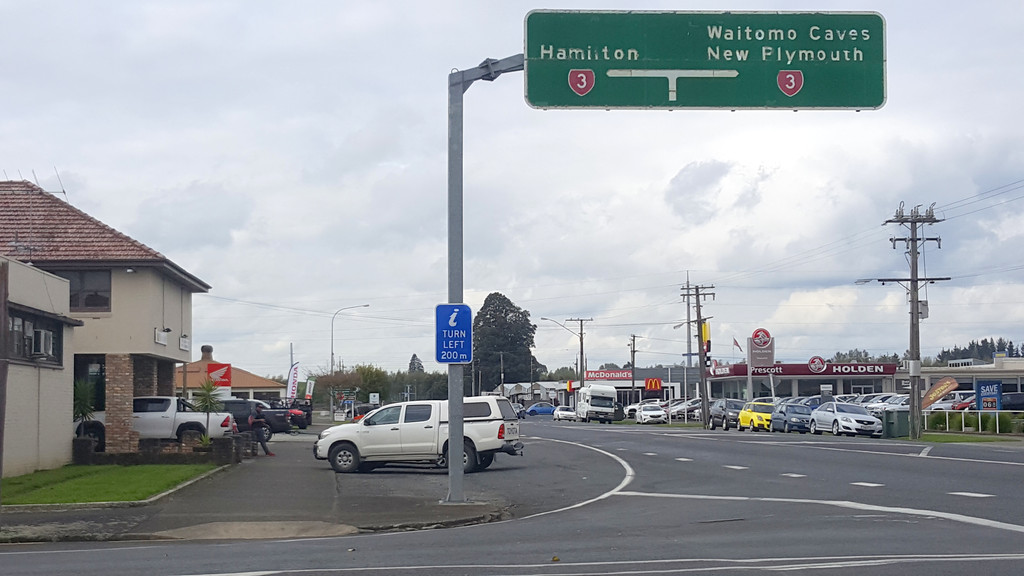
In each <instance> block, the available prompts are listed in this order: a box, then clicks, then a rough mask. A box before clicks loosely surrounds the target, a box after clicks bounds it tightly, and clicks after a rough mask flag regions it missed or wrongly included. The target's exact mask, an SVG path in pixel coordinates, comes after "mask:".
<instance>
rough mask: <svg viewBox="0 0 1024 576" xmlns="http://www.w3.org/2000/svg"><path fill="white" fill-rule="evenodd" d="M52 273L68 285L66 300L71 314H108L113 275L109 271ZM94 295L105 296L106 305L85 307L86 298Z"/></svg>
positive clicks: (64, 271)
mask: <svg viewBox="0 0 1024 576" xmlns="http://www.w3.org/2000/svg"><path fill="white" fill-rule="evenodd" d="M53 273H54V274H56V275H58V276H60V277H61V278H64V279H65V280H67V281H68V283H69V284H70V286H69V296H68V298H69V302H70V304H71V312H110V311H111V310H112V305H113V286H112V284H113V274H111V271H110V270H109V269H100V270H55V271H54V272H53ZM97 279H99V286H98V287H96V286H95V284H96V280H97ZM93 288H95V289H93ZM90 290H91V292H90ZM94 295H98V296H101V297H102V296H105V297H106V303H105V304H102V305H92V306H88V305H86V304H85V301H86V298H88V297H89V296H94Z"/></svg>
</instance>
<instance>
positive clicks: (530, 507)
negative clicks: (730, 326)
mask: <svg viewBox="0 0 1024 576" xmlns="http://www.w3.org/2000/svg"><path fill="white" fill-rule="evenodd" d="M523 434H524V436H526V438H525V444H526V454H525V456H524V457H522V458H500V459H499V460H497V461H496V462H495V465H494V466H492V468H491V469H489V470H487V471H485V472H482V473H479V474H473V475H469V476H467V477H466V479H465V480H466V492H467V496H468V497H469V498H471V499H473V498H480V499H486V500H488V501H490V502H496V501H501V502H503V503H505V504H507V505H508V507H509V509H510V510H511V515H512V516H514V518H513V519H510V520H506V521H501V522H491V523H486V524H481V525H476V526H465V527H458V528H446V529H436V530H419V531H409V532H399V533H388V534H356V535H351V536H340V537H329V538H289V539H268V540H259V541H251V540H248V541H247V540H224V541H215V542H207V541H183V542H140V543H123V542H122V543H112V542H107V543H57V544H34V545H8V546H3V547H0V567H2V568H0V572H2V573H3V574H5V575H8V574H9V575H11V576H14V575H22V574H25V575H28V574H56V573H67V572H75V573H76V575H80V576H91V575H93V574H95V575H100V574H103V575H107V574H112V573H113V574H147V575H154V576H159V575H165V574H167V575H169V574H241V573H259V574H292V573H299V572H300V571H301V573H303V574H314V575H318V574H339V573H342V574H350V573H375V574H376V573H387V574H416V575H424V574H427V575H435V574H436V575H441V574H445V575H448V574H488V575H489V574H623V573H655V572H657V573H667V574H677V573H678V574H684V573H685V574H690V573H718V572H722V571H728V572H730V573H735V572H745V571H754V570H757V571H765V570H773V571H774V570H784V571H800V572H813V573H827V574H843V575H855V574H856V575H858V576H863V575H876V574H877V575H882V574H885V575H891V574H893V573H899V574H901V575H902V574H909V575H918V574H921V575H923V574H929V575H933V574H962V573H966V572H981V573H985V574H1020V573H1021V569H1020V566H1021V565H1022V562H1024V549H1022V544H1024V514H1022V512H1024V504H1022V503H1021V499H1020V498H1019V496H1018V494H1019V492H1020V486H1021V482H1020V478H1021V473H1022V471H1024V443H1020V442H1014V443H991V444H987V443H986V444H964V445H948V444H946V445H923V444H918V443H911V442H905V441H893V440H875V439H858V438H845V437H841V438H834V437H832V436H831V435H828V434H826V435H823V436H812V435H809V434H808V435H798V434H789V435H783V434H769V433H764V432H761V433H751V432H744V433H740V432H735V431H732V432H722V431H704V430H699V429H665V428H658V427H639V426H635V425H634V426H624V425H611V426H605V425H599V424H578V423H554V422H551V421H550V420H547V419H546V418H530V419H528V420H527V421H526V422H524V425H523ZM325 466H326V464H325V463H323V462H316V461H314V460H312V457H311V456H310V457H309V463H308V465H305V464H302V463H301V462H299V461H297V462H296V476H295V479H294V484H293V485H291V486H288V487H282V486H268V487H267V492H266V493H261V494H248V495H246V497H248V498H251V499H252V500H253V502H254V503H257V502H259V501H260V500H262V499H266V498H275V499H282V498H287V497H288V494H289V493H291V491H292V490H297V489H302V488H303V487H305V488H306V489H309V490H314V491H322V490H327V489H328V488H325V486H327V485H328V484H329V483H330V481H332V480H333V481H337V482H341V485H343V486H344V487H345V489H346V490H348V491H349V493H350V497H351V498H360V497H363V496H366V497H372V496H375V495H378V494H379V493H383V494H385V495H386V494H394V495H402V494H406V493H408V492H409V491H418V492H417V493H426V494H430V493H432V492H433V493H437V494H438V496H439V497H442V496H443V495H444V494H443V493H444V489H445V485H446V484H445V482H446V476H445V475H444V474H443V473H439V471H432V470H426V469H415V468H409V467H405V468H396V469H394V470H391V469H385V470H384V471H382V472H376V471H375V472H374V473H371V474H366V475H333V473H330V474H327V473H325V472H324V467H325ZM328 470H329V469H328ZM424 491H425V492H424ZM296 501H297V502H305V503H304V504H303V506H309V505H315V503H316V499H315V498H314V497H309V498H307V499H305V500H302V499H299V500H296Z"/></svg>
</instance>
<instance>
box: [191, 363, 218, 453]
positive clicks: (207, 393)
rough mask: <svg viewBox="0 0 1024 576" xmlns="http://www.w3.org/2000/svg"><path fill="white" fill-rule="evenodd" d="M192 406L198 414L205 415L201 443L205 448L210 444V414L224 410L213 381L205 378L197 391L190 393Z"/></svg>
mask: <svg viewBox="0 0 1024 576" xmlns="http://www.w3.org/2000/svg"><path fill="white" fill-rule="evenodd" d="M192 405H193V406H195V407H196V409H197V410H199V411H200V412H204V413H206V434H203V438H202V439H201V441H202V443H203V445H204V446H207V445H209V444H210V412H217V411H219V410H222V409H223V408H224V404H223V403H222V402H221V401H220V397H219V396H218V390H217V386H216V385H215V384H214V383H213V380H210V379H209V378H207V379H206V380H204V381H203V383H202V384H200V385H199V389H198V390H196V391H195V392H193V393H192Z"/></svg>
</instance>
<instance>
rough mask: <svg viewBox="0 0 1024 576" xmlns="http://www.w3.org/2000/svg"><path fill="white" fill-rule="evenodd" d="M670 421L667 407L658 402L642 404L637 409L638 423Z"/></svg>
mask: <svg viewBox="0 0 1024 576" xmlns="http://www.w3.org/2000/svg"><path fill="white" fill-rule="evenodd" d="M666 422H668V416H667V415H665V409H664V408H662V407H661V406H659V405H657V404H642V405H640V407H639V408H638V409H637V411H636V423H637V424H654V423H659V424H664V423H666Z"/></svg>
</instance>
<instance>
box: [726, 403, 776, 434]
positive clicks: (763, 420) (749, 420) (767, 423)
mask: <svg viewBox="0 0 1024 576" xmlns="http://www.w3.org/2000/svg"><path fill="white" fill-rule="evenodd" d="M774 410H775V405H774V404H769V403H767V402H747V403H746V404H744V405H743V410H740V418H739V425H737V426H736V428H737V429H738V430H739V431H740V432H742V431H744V430H746V429H747V428H750V429H751V430H752V431H754V432H757V430H758V429H761V430H766V431H767V430H771V429H772V428H771V426H772V412H773V411H774Z"/></svg>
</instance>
